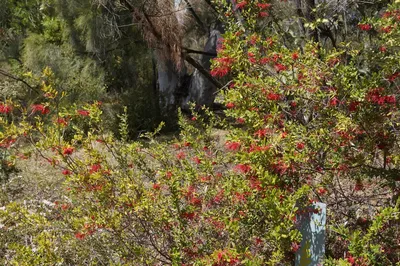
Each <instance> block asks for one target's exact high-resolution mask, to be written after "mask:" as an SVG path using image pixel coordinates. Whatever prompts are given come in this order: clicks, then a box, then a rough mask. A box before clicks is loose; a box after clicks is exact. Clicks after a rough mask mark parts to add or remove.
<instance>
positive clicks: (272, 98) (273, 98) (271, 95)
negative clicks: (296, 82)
mask: <svg viewBox="0 0 400 266" xmlns="http://www.w3.org/2000/svg"><path fill="white" fill-rule="evenodd" d="M280 98H281V96H280V95H279V94H277V93H273V92H269V93H268V95H267V99H268V100H270V101H278V100H279V99H280Z"/></svg>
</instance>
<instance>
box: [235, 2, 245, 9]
mask: <svg viewBox="0 0 400 266" xmlns="http://www.w3.org/2000/svg"><path fill="white" fill-rule="evenodd" d="M246 5H247V2H246V1H242V2H240V3H237V5H236V8H237V9H242V8H244V7H245V6H246Z"/></svg>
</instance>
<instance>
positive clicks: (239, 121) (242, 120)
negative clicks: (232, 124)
mask: <svg viewBox="0 0 400 266" xmlns="http://www.w3.org/2000/svg"><path fill="white" fill-rule="evenodd" d="M236 122H238V123H239V124H244V122H246V121H245V120H244V118H241V117H239V118H238V119H237V120H236Z"/></svg>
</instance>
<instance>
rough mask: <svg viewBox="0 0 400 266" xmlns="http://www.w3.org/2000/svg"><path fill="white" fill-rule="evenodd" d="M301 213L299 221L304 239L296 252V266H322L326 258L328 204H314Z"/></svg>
mask: <svg viewBox="0 0 400 266" xmlns="http://www.w3.org/2000/svg"><path fill="white" fill-rule="evenodd" d="M300 213H301V214H299V215H298V217H297V219H298V221H299V231H300V232H301V234H302V236H303V239H302V241H301V244H300V248H299V250H298V251H297V252H296V266H319V265H322V262H323V259H324V256H325V224H326V204H325V203H320V202H317V203H314V204H313V205H311V206H309V207H307V209H306V210H303V212H300Z"/></svg>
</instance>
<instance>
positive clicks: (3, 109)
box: [0, 103, 13, 114]
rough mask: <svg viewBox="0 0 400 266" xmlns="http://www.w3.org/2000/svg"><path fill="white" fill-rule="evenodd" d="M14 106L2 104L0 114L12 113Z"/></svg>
mask: <svg viewBox="0 0 400 266" xmlns="http://www.w3.org/2000/svg"><path fill="white" fill-rule="evenodd" d="M12 109H13V108H12V106H11V105H7V104H2V103H0V113H2V114H8V113H10V112H11V111H12Z"/></svg>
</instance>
